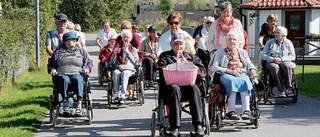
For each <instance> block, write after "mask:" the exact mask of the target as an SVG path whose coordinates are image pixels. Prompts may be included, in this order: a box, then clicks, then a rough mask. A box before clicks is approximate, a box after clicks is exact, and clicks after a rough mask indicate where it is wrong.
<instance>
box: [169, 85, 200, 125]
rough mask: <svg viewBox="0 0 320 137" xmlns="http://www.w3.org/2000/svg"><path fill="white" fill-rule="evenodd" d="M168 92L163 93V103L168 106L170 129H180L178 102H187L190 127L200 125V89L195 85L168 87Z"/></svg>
mask: <svg viewBox="0 0 320 137" xmlns="http://www.w3.org/2000/svg"><path fill="white" fill-rule="evenodd" d="M168 89H169V90H168V91H165V92H167V94H166V97H165V98H166V99H165V102H166V104H167V105H168V106H169V124H170V129H175V128H179V127H180V113H181V111H180V108H181V106H180V102H181V101H188V102H189V103H190V106H189V108H190V113H191V116H192V125H193V126H197V125H201V119H202V111H201V110H202V109H201V108H202V105H201V98H200V94H201V93H200V89H199V88H198V86H197V85H196V84H192V85H188V86H177V85H169V88H168Z"/></svg>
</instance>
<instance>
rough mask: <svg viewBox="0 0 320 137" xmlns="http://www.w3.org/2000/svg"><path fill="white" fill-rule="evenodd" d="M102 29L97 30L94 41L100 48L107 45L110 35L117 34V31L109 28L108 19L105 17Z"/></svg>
mask: <svg viewBox="0 0 320 137" xmlns="http://www.w3.org/2000/svg"><path fill="white" fill-rule="evenodd" d="M102 26H103V29H101V30H99V32H98V35H97V39H96V43H97V45H98V46H99V48H100V50H101V49H102V48H103V47H104V46H106V45H108V40H109V38H110V37H111V36H118V34H117V32H116V31H115V30H114V29H113V28H110V21H109V20H107V19H105V20H103V21H102Z"/></svg>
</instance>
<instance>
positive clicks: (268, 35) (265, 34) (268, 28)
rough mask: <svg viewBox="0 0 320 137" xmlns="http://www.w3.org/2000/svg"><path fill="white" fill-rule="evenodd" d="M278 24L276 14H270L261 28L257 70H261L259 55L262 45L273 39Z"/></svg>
mask: <svg viewBox="0 0 320 137" xmlns="http://www.w3.org/2000/svg"><path fill="white" fill-rule="evenodd" d="M277 22H278V16H277V15H276V14H270V15H269V16H268V17H267V23H263V24H262V26H261V31H260V33H259V38H258V44H259V46H260V52H259V61H258V70H261V69H262V64H261V63H262V62H261V55H262V52H261V51H262V50H263V48H264V45H265V44H266V43H267V41H268V40H270V39H273V38H275V36H274V31H275V30H276V27H277Z"/></svg>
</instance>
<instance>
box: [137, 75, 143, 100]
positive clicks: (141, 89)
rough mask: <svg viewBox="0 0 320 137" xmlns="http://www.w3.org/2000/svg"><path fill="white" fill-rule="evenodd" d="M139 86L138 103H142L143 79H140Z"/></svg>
mask: <svg viewBox="0 0 320 137" xmlns="http://www.w3.org/2000/svg"><path fill="white" fill-rule="evenodd" d="M139 82H140V86H139V89H138V90H139V91H138V92H139V95H140V98H139V103H140V104H141V105H142V104H144V88H143V87H144V83H143V80H140V81H139Z"/></svg>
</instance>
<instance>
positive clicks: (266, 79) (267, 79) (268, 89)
mask: <svg viewBox="0 0 320 137" xmlns="http://www.w3.org/2000/svg"><path fill="white" fill-rule="evenodd" d="M261 63H262V80H263V83H264V85H265V91H264V93H263V101H264V103H265V104H266V103H268V101H269V98H271V97H273V98H279V97H277V96H275V95H274V94H273V91H272V89H273V87H276V86H275V84H274V83H272V82H273V81H272V78H271V75H270V73H269V72H268V70H267V69H266V66H265V64H266V61H261ZM291 84H292V92H293V95H292V96H287V97H285V98H290V97H291V98H292V101H293V103H297V102H298V96H299V94H298V83H297V79H296V75H295V74H294V68H292V80H291ZM281 98H283V97H281Z"/></svg>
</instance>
